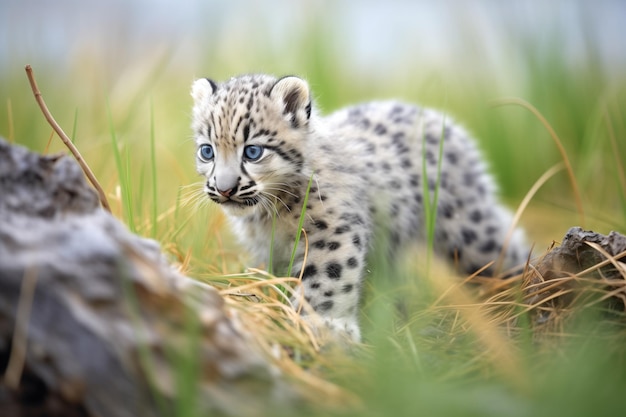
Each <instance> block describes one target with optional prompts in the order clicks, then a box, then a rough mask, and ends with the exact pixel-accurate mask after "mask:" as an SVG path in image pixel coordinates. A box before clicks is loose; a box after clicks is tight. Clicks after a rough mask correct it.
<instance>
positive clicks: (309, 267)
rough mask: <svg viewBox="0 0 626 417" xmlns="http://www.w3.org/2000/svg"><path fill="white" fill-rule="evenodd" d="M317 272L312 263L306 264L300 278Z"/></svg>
mask: <svg viewBox="0 0 626 417" xmlns="http://www.w3.org/2000/svg"><path fill="white" fill-rule="evenodd" d="M315 274H317V267H316V266H315V265H314V264H310V265H307V266H306V267H305V268H304V272H303V273H302V279H306V278H309V277H312V276H313V275H315Z"/></svg>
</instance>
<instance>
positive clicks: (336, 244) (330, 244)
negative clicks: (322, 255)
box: [328, 242, 341, 250]
mask: <svg viewBox="0 0 626 417" xmlns="http://www.w3.org/2000/svg"><path fill="white" fill-rule="evenodd" d="M340 246H341V243H339V242H328V250H337V249H339V247H340Z"/></svg>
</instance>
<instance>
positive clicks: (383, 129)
mask: <svg viewBox="0 0 626 417" xmlns="http://www.w3.org/2000/svg"><path fill="white" fill-rule="evenodd" d="M374 133H376V134H377V135H384V134H385V133H387V128H386V127H385V126H384V125H383V124H381V123H379V124H377V125H376V126H375V127H374Z"/></svg>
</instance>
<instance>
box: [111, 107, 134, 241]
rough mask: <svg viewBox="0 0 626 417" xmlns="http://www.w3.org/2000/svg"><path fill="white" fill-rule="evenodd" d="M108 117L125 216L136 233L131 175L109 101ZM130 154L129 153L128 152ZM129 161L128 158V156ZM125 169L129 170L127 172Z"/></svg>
mask: <svg viewBox="0 0 626 417" xmlns="http://www.w3.org/2000/svg"><path fill="white" fill-rule="evenodd" d="M106 110H107V118H108V122H109V133H110V135H111V145H112V147H113V156H114V158H115V166H116V167H117V175H118V178H119V182H120V192H121V195H122V207H123V211H124V218H125V219H126V223H127V225H128V228H129V229H130V230H131V231H132V232H133V233H135V232H136V230H135V221H134V217H133V210H132V205H131V196H130V194H131V190H130V187H131V182H130V177H129V176H128V175H127V173H128V171H129V169H126V170H125V169H124V166H123V165H122V155H121V153H120V148H119V142H118V140H117V133H116V132H115V125H114V124H113V115H112V114H111V107H110V105H109V101H108V100H107V102H106ZM127 155H128V154H127ZM127 162H128V158H127ZM125 171H127V172H126V173H125Z"/></svg>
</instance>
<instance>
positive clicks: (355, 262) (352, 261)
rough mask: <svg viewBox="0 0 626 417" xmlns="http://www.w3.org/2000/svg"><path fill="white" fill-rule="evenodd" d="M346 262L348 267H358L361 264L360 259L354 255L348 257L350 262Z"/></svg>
mask: <svg viewBox="0 0 626 417" xmlns="http://www.w3.org/2000/svg"><path fill="white" fill-rule="evenodd" d="M346 264H347V265H348V268H353V269H354V268H356V267H357V266H359V261H358V260H357V259H356V258H355V257H354V256H352V257H350V258H348V262H346Z"/></svg>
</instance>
